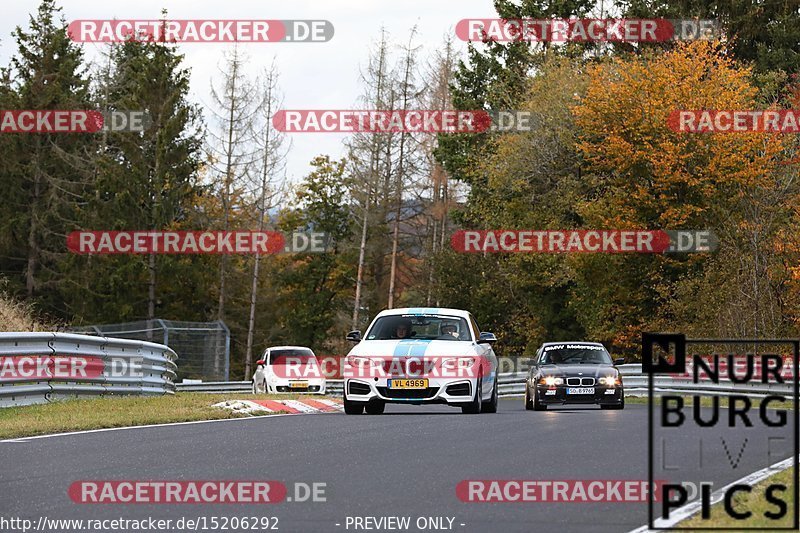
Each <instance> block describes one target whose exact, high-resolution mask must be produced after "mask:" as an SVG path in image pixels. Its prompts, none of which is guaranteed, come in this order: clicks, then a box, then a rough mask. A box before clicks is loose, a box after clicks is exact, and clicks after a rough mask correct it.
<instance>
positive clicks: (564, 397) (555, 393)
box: [528, 384, 625, 405]
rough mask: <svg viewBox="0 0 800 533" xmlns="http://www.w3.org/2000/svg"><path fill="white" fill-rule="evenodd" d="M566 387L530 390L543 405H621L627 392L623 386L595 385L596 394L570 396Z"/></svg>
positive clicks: (539, 386)
mask: <svg viewBox="0 0 800 533" xmlns="http://www.w3.org/2000/svg"><path fill="white" fill-rule="evenodd" d="M568 388H574V387H567V386H566V385H555V386H552V387H548V386H547V385H538V384H537V385H535V386H532V385H530V384H529V385H528V390H529V391H530V390H533V391H535V394H536V396H537V400H538V401H539V403H541V404H543V405H566V404H578V405H579V404H584V405H619V404H621V403H622V402H623V398H624V394H625V391H624V389H623V386H622V385H617V386H614V387H608V386H605V385H599V384H598V385H595V386H594V387H591V388H593V389H594V394H568V393H567V389H568Z"/></svg>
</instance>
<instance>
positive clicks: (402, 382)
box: [389, 379, 428, 389]
mask: <svg viewBox="0 0 800 533" xmlns="http://www.w3.org/2000/svg"><path fill="white" fill-rule="evenodd" d="M389 388H390V389H427V388H428V380H427V379H390V380H389Z"/></svg>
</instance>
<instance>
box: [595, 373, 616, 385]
mask: <svg viewBox="0 0 800 533" xmlns="http://www.w3.org/2000/svg"><path fill="white" fill-rule="evenodd" d="M598 381H599V382H600V384H601V385H605V386H606V387H616V386H617V385H619V377H617V376H604V377H602V378H600V379H599V380H598Z"/></svg>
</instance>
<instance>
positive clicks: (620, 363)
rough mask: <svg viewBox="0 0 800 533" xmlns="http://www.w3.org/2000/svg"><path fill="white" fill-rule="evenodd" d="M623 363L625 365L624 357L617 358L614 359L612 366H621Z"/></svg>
mask: <svg viewBox="0 0 800 533" xmlns="http://www.w3.org/2000/svg"><path fill="white" fill-rule="evenodd" d="M624 363H625V358H624V357H617V358H616V359H614V364H615V365H622V364H624Z"/></svg>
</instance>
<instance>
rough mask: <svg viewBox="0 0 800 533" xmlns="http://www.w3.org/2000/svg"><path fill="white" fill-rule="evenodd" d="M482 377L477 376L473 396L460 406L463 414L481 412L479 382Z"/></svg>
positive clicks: (481, 380) (480, 382)
mask: <svg viewBox="0 0 800 533" xmlns="http://www.w3.org/2000/svg"><path fill="white" fill-rule="evenodd" d="M482 383H483V378H478V383H477V385H476V386H475V397H474V398H473V399H472V401H471V402H469V403H468V404H466V405H462V406H461V412H462V413H463V414H465V415H477V414H478V413H480V412H481V384H482Z"/></svg>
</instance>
